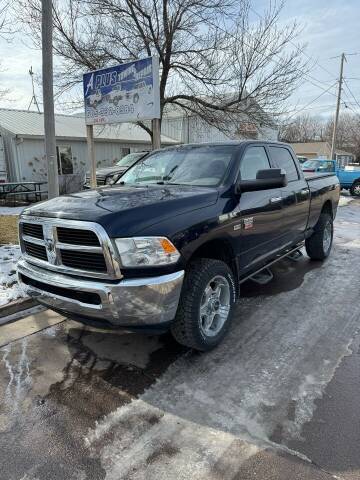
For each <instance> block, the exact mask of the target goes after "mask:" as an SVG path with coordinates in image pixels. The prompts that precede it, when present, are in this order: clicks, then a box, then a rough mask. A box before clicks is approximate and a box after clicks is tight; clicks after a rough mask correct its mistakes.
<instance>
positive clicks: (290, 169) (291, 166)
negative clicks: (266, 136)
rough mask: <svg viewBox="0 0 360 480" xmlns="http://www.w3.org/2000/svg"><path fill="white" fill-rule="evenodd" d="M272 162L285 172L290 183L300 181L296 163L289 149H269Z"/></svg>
mask: <svg viewBox="0 0 360 480" xmlns="http://www.w3.org/2000/svg"><path fill="white" fill-rule="evenodd" d="M269 151H270V156H271V160H272V161H273V162H274V164H275V165H276V166H277V167H278V168H282V169H283V170H285V172H286V175H287V179H288V181H289V182H293V181H294V180H298V179H299V174H298V171H297V168H296V165H295V162H294V160H293V158H292V156H291V155H290V152H289V150H288V149H287V148H282V147H269Z"/></svg>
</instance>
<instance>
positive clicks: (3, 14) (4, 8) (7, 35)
mask: <svg viewBox="0 0 360 480" xmlns="http://www.w3.org/2000/svg"><path fill="white" fill-rule="evenodd" d="M10 7H11V2H10V1H9V0H0V38H1V39H2V40H4V41H7V42H8V41H10V40H11V39H12V36H13V34H14V27H13V22H12V21H11V17H10V14H9V10H10ZM3 71H4V69H3V67H2V63H1V59H0V72H3ZM8 93H9V89H7V88H2V87H1V85H0V99H2V98H4V97H5V96H6V95H7V94H8Z"/></svg>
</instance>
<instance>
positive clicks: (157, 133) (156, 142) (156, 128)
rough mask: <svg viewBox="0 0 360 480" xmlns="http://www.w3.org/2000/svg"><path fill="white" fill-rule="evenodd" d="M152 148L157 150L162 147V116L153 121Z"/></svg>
mask: <svg viewBox="0 0 360 480" xmlns="http://www.w3.org/2000/svg"><path fill="white" fill-rule="evenodd" d="M151 123H152V132H153V137H152V149H153V150H157V149H158V148H161V125H160V118H154V119H153V120H152V121H151Z"/></svg>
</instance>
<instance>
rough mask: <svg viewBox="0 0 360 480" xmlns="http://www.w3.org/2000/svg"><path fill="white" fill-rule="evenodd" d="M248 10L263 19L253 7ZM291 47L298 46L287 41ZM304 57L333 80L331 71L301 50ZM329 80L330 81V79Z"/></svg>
mask: <svg viewBox="0 0 360 480" xmlns="http://www.w3.org/2000/svg"><path fill="white" fill-rule="evenodd" d="M250 10H252V11H253V12H254V13H255V15H257V16H258V17H259V18H261V19H262V20H263V19H264V17H263V16H262V15H261V14H260V13H259V12H257V11H256V10H255V9H254V8H253V7H251V6H250ZM289 43H290V44H291V45H292V46H293V47H295V48H298V46H297V45H296V44H295V43H294V42H292V41H290V42H289ZM301 53H302V54H303V55H304V56H305V57H307V58H308V59H309V60H311V61H312V62H313V61H315V64H316V65H318V66H319V67H320V68H321V69H322V70H324V72H326V73H328V74H329V75H330V76H331V80H334V79H335V76H334V74H333V73H331V72H330V70H328V69H327V68H325V67H323V66H322V65H320V63H319V61H318V60H314V59H313V58H312V57H310V55H308V54H307V53H306V52H301ZM331 80H330V81H331Z"/></svg>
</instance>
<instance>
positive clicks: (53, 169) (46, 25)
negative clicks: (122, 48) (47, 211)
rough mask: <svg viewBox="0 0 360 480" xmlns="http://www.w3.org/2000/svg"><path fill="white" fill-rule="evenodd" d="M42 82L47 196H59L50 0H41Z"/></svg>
mask: <svg viewBox="0 0 360 480" xmlns="http://www.w3.org/2000/svg"><path fill="white" fill-rule="evenodd" d="M41 3H42V19H41V27H42V29H41V33H42V84H43V104H44V130H45V157H46V162H47V170H48V197H49V198H54V197H58V196H59V177H58V166H57V158H56V140H55V115H54V86H53V45H52V36H53V22H52V0H42V1H41Z"/></svg>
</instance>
